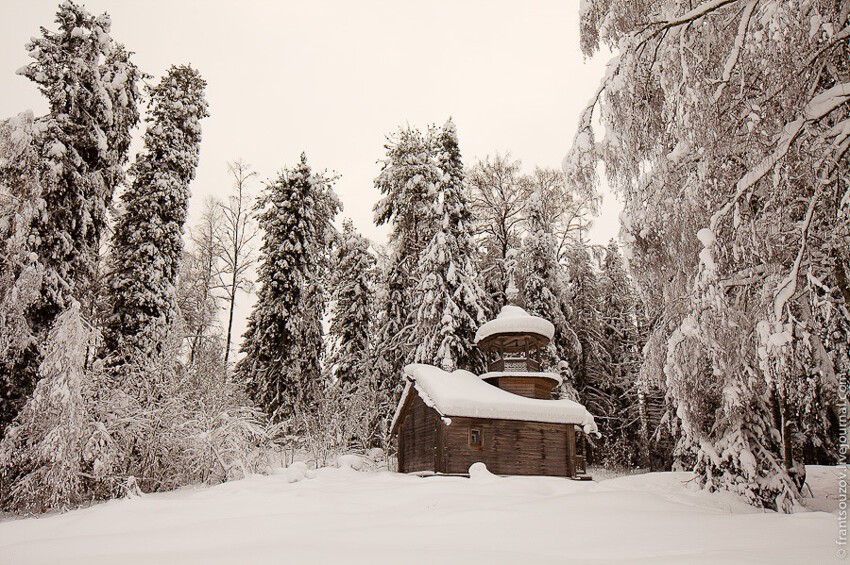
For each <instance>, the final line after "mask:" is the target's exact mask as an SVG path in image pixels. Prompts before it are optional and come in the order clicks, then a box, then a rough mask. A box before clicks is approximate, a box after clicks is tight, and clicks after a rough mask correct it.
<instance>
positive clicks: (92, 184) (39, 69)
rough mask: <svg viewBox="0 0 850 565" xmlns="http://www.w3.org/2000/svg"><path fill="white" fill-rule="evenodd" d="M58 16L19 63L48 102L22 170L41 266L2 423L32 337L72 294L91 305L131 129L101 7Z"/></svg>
mask: <svg viewBox="0 0 850 565" xmlns="http://www.w3.org/2000/svg"><path fill="white" fill-rule="evenodd" d="M56 23H57V24H58V26H59V29H58V31H55V32H53V31H49V30H47V29H45V28H42V29H41V34H40V37H36V38H34V39H33V40H32V41H31V43H29V44H28V45H27V50H28V52H29V55H30V57H31V58H32V59H33V62H31V63H30V64H29V65H28V66H25V67H23V68H21V69H20V70H19V71H18V72H19V73H20V74H22V75H24V76H26V77H27V78H29V79H30V80H32V81H33V82H35V83H36V84H37V85H38V87H39V90H40V91H41V92H42V94H44V95H45V96H46V97H47V99H48V102H49V105H50V112H49V113H48V114H47V115H46V116H44V117H42V118H38V119H37V120H36V123H37V125H36V126H35V127H34V128H33V130H32V131H33V136H32V143H33V147H34V148H35V150H36V152H37V154H38V156H39V159H38V163H37V165H36V166H35V167H33V168H32V169H30V171H31V173H32V174H37V176H38V180H39V184H40V185H41V190H40V192H41V195H40V198H41V201H40V202H39V205H38V209H39V211H40V212H39V213H38V214H37V215H34V216H33V217H31V218H30V220H31V222H30V224H29V226H27V228H26V229H27V230H29V235H28V238H27V244H26V245H27V248H28V251H29V252H31V253H34V254H35V255H34V257H36V258H37V260H38V262H39V263H40V264H41V266H42V267H43V277H42V281H41V288H40V289H39V298H38V300H37V301H35V303H33V304H30V305H28V306H27V312H26V322H27V324H28V325H29V332H30V334H31V335H32V336H33V338H34V339H32V340H29V341H28V342H27V343H26V344H23V343H22V342H19V345H25V347H24V349H23V350H15V351H8V352H7V354H6V355H4V362H3V363H0V387H2V388H3V390H2V392H0V398H2V399H3V400H2V402H3V404H4V406H3V408H2V409H0V416H2V417H3V420H4V421H3V422H2V423H3V424H5V423H7V422H8V419H7V418H6V415H11V414H14V412H15V411H16V410H17V409H18V408H19V407H20V404H19V402H18V401H17V400H15V399H16V398H17V399H20V398H21V396H20V394H21V393H23V394H28V393H29V392H31V391H32V390H33V387H34V386H35V382H36V380H37V368H38V366H39V364H40V359H41V353H40V351H39V348H38V344H39V343H40V342H41V341H43V340H44V338H45V336H46V334H47V331H48V329H49V328H50V326H51V325H52V324H53V322H54V320H55V319H56V316H58V315H59V313H60V312H62V311H63V310H65V309H66V308H67V307H68V306H69V305H70V303H71V301H72V300H73V299H74V297H76V298H78V299H79V300H80V301H81V302H82V303H83V307H84V309H85V310H86V311H88V310H89V308H88V307H87V304H88V303H89V302H90V301H91V297H90V296H89V295H90V289H89V283H90V281H91V279H92V276H93V273H94V271H95V269H96V266H97V261H98V252H99V248H100V244H101V238H102V234H103V232H104V229H105V226H106V212H107V208H108V206H109V204H110V202H111V200H112V195H113V192H114V190H115V187H116V186H117V185H118V184H120V183H121V181H122V179H123V168H122V167H123V165H124V164H125V163H126V160H127V153H128V149H129V146H130V130H131V129H132V127H133V126H134V125H135V124H136V123H137V122H138V119H139V114H138V110H137V108H136V99H137V97H138V89H137V81H138V80H139V79H140V78H141V73H140V72H139V71H138V69H137V68H136V66H135V65H134V64H133V63H132V62H131V61H130V58H129V54H128V53H127V52H126V51H125V49H124V48H123V46H121V45H120V44H118V43H116V42H115V41H113V40H112V38H111V37H110V35H109V31H110V25H111V24H110V20H109V16H107V15H106V14H103V15H100V16H93V15H91V14H89V13H88V12H87V11H86V10H85V9H84V8H82V7H81V6H78V5H76V4H74V3H73V2H70V1H67V2H63V3H62V4H61V5H60V6H59V9H58V12H57V14H56ZM41 202H43V204H42V203H41ZM30 274H31V271H27V270H24V271H22V272H21V273H20V275H22V276H27V277H28V276H29V275H30ZM16 276H18V275H17V274H16ZM7 398H9V399H10V400H11V403H9V402H6V399H7Z"/></svg>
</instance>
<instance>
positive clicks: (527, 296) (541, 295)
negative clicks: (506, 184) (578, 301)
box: [518, 192, 581, 369]
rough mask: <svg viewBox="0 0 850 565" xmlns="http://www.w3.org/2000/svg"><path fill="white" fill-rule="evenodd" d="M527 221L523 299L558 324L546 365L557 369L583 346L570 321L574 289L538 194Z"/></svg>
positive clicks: (522, 265)
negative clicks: (570, 304)
mask: <svg viewBox="0 0 850 565" xmlns="http://www.w3.org/2000/svg"><path fill="white" fill-rule="evenodd" d="M526 222H527V226H526V227H527V233H526V236H525V239H524V240H523V243H522V249H521V251H520V257H519V265H518V271H519V273H518V275H519V277H518V278H519V282H520V283H521V289H522V299H523V302H524V304H525V308H526V309H527V310H528V312H529V313H531V314H533V315H535V316H540V317H542V318H545V319H547V320H549V321H550V322H552V323H553V324H554V325H555V340H554V341H553V344H552V346H551V347H550V348H549V353H548V354H547V355H545V356H544V357H545V358H544V363H545V364H547V365H549V366H550V368H552V369H555V368H557V365H558V362H559V361H561V360H568V359H576V358H577V357H578V356H579V355H580V354H581V345H580V344H579V343H578V340H577V337H576V334H575V332H574V331H573V329H572V328H571V327H570V325H569V323H568V321H567V315H568V314H569V304H568V300H569V296H570V288H569V285H568V281H567V279H566V276H565V272H564V270H563V269H562V267H561V265H560V264H559V263H558V259H557V257H556V256H555V249H556V244H555V238H554V236H553V235H552V231H551V230H552V228H551V226H550V225H548V224H547V222H546V212H545V210H544V206H543V200H542V199H541V196H540V194H539V193H537V192H535V193H532V194H531V196H530V197H529V200H528V203H527V206H526Z"/></svg>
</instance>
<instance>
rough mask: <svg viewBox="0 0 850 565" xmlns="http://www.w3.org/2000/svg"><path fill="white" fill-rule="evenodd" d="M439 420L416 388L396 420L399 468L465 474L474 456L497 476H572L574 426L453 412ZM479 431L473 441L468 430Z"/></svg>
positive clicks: (476, 460)
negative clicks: (472, 442) (477, 440)
mask: <svg viewBox="0 0 850 565" xmlns="http://www.w3.org/2000/svg"><path fill="white" fill-rule="evenodd" d="M450 420H451V425H446V423H445V422H444V421H443V420H442V419H440V417H439V415H438V414H437V412H436V410H434V409H433V408H430V407H428V406H427V405H426V404H425V403H424V402H423V401H422V399H421V398H420V397H419V395H418V394H417V393H416V391H412V393H411V394H410V396H409V397H408V398H407V400H406V401H405V405H404V406H403V407H402V412H401V414H400V415H399V424H398V429H397V430H398V442H399V443H398V469H399V471H400V472H402V473H414V472H420V471H433V472H435V473H451V474H455V473H456V474H465V473H467V472H469V467H470V465H472V464H473V463H476V462H478V461H480V462H482V463H484V464H485V465H487V469H489V470H490V472H491V473H494V474H497V475H549V476H556V477H575V476H576V465H575V458H576V446H575V426H574V425H573V424H551V423H545V422H526V421H522V420H499V419H485V418H465V417H457V416H452V417H451V418H450ZM473 428H474V429H477V430H480V432H481V445H480V446H471V445H470V444H469V440H470V437H469V436H470V429H473Z"/></svg>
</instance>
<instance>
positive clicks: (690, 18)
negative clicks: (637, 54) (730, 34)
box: [638, 0, 739, 47]
mask: <svg viewBox="0 0 850 565" xmlns="http://www.w3.org/2000/svg"><path fill="white" fill-rule="evenodd" d="M738 1H739V0H713V1H712V2H705V3H704V4H700V5H699V6H697V7H696V8H694V9H692V10H689V11H687V12H685V13H684V14H682V15H681V16H677V17H675V18H669V19H666V20H656V21H652V22H649V23H647V24H646V25H645V26H643V29H642V30H641V32H640V33H642V32H644V31H646V30H648V29H650V28H656V29H655V30H654V31H653V32H652V33H651V34H649V35H648V36H647V37H646V38H645V39H644V40H643V41H641V42H640V43H639V44H638V47H640V46H642V45H643V44H644V43H646V42H647V41H649V40H650V39H652V38H653V37H655V36H657V35H658V34H660V33H664V32H666V31H667V30H669V29H672V28H674V27H678V26H681V25H686V24H690V23H691V22H694V21H696V20H698V19H700V18H702V17H705V16H707V15H708V14H710V13H711V12H714V11H715V10H718V9H720V8H722V7H723V6H726V5H727V4H732V3H735V2H738ZM640 33H639V34H640ZM639 34H638V35H639Z"/></svg>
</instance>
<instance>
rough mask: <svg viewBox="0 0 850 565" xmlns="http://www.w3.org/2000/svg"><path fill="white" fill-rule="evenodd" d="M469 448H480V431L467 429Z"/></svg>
mask: <svg viewBox="0 0 850 565" xmlns="http://www.w3.org/2000/svg"><path fill="white" fill-rule="evenodd" d="M469 446H470V447H481V430H480V429H478V428H469Z"/></svg>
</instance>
